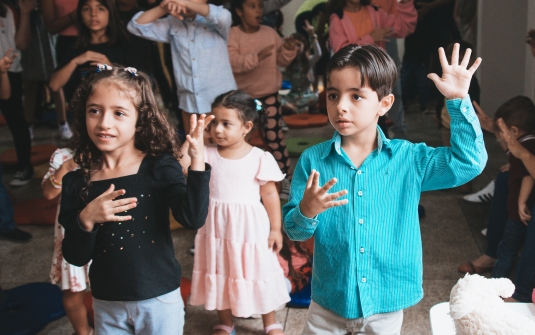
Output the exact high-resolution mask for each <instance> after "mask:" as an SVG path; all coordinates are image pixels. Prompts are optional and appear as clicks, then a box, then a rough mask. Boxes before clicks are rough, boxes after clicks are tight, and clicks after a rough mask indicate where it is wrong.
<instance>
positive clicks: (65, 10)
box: [54, 0, 78, 36]
mask: <svg viewBox="0 0 535 335" xmlns="http://www.w3.org/2000/svg"><path fill="white" fill-rule="evenodd" d="M77 6H78V0H54V11H55V12H56V17H57V18H60V17H64V16H65V15H67V14H69V13H70V12H72V11H73V10H75V9H76V7H77ZM58 35H63V36H76V35H78V30H77V29H76V26H75V25H74V24H71V25H70V26H68V27H67V28H65V29H63V30H62V31H60V32H59V33H58Z"/></svg>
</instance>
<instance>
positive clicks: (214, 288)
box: [190, 147, 290, 317]
mask: <svg viewBox="0 0 535 335" xmlns="http://www.w3.org/2000/svg"><path fill="white" fill-rule="evenodd" d="M205 155H206V162H207V163H209V164H210V165H211V166H212V167H213V170H212V175H211V179H210V205H209V207H208V217H207V218H206V224H205V225H204V226H203V227H202V228H201V229H200V230H199V231H198V232H197V236H196V237H195V262H194V265H193V278H192V290H191V298H190V303H191V304H192V305H204V307H205V308H206V309H207V310H225V309H231V310H232V314H233V315H234V316H238V317H249V316H251V315H252V314H266V313H269V312H271V311H273V310H275V309H276V308H277V307H279V306H280V305H282V304H284V303H287V302H288V301H290V296H289V295H288V291H287V288H286V283H285V281H284V273H283V270H282V268H281V266H280V264H279V261H278V259H277V255H276V253H275V252H273V250H272V249H269V248H268V237H269V232H270V223H269V217H268V214H267V211H266V209H265V207H264V205H263V204H262V203H261V202H260V200H261V199H260V186H261V185H264V184H265V183H266V182H268V181H280V180H282V179H283V178H284V174H283V173H282V172H281V171H280V169H279V167H278V165H277V162H276V161H275V158H274V157H273V156H272V155H271V154H270V153H269V152H264V151H262V150H260V149H258V148H256V147H253V148H252V150H251V151H250V152H249V153H248V154H247V155H246V156H245V157H243V158H241V159H236V160H232V159H226V158H223V157H221V156H220V155H219V153H218V151H217V148H216V147H206V151H205Z"/></svg>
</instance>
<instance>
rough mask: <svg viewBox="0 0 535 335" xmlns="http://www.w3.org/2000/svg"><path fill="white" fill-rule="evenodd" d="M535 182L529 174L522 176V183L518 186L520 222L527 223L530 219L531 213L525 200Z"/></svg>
mask: <svg viewBox="0 0 535 335" xmlns="http://www.w3.org/2000/svg"><path fill="white" fill-rule="evenodd" d="M534 184H535V179H533V178H532V177H531V176H525V177H524V178H522V184H521V186H520V194H519V195H518V214H519V215H520V219H521V220H522V222H523V223H524V224H525V225H527V224H528V222H529V220H530V219H531V213H530V210H529V208H528V205H527V201H528V198H529V195H530V194H531V191H532V190H533V185H534Z"/></svg>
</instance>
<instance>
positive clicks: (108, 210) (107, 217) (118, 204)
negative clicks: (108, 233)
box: [80, 184, 137, 231]
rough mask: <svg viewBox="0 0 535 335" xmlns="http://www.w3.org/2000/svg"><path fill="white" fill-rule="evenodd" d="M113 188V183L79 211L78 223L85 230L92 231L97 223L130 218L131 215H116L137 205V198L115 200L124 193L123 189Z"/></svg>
mask: <svg viewBox="0 0 535 335" xmlns="http://www.w3.org/2000/svg"><path fill="white" fill-rule="evenodd" d="M114 190H115V185H113V184H111V185H110V187H109V188H108V189H107V190H106V191H105V192H104V193H102V194H101V195H99V196H98V197H97V198H95V199H94V200H93V201H91V202H90V203H89V204H88V205H87V206H86V207H85V208H84V209H83V210H82V211H81V212H80V223H81V224H82V226H83V227H84V228H85V230H87V231H92V230H93V227H94V226H95V224H97V223H104V222H122V221H128V220H132V216H131V215H124V216H116V215H115V214H117V213H122V212H124V211H127V210H129V209H132V208H135V207H136V206H137V198H126V199H121V200H115V198H117V197H118V196H121V195H123V194H125V193H126V191H125V190H117V191H114Z"/></svg>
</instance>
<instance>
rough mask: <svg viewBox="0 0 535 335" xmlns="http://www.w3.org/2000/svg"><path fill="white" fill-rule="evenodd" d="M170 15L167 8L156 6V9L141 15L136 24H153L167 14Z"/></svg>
mask: <svg viewBox="0 0 535 335" xmlns="http://www.w3.org/2000/svg"><path fill="white" fill-rule="evenodd" d="M168 13H169V12H168V11H167V9H166V8H165V7H162V6H156V7H154V8H151V9H149V10H148V11H146V12H144V13H143V14H141V15H140V16H139V17H138V18H137V20H136V23H138V24H147V23H151V22H153V21H155V20H157V19H159V18H161V17H162V16H164V15H165V14H168Z"/></svg>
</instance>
